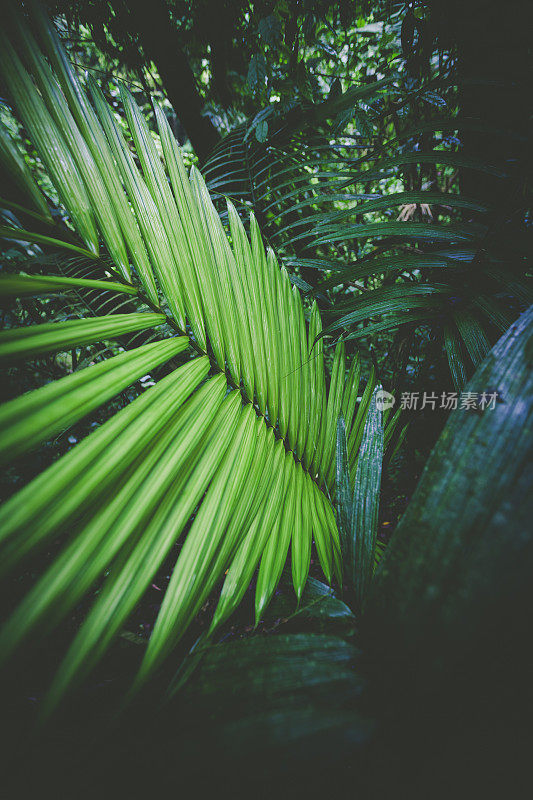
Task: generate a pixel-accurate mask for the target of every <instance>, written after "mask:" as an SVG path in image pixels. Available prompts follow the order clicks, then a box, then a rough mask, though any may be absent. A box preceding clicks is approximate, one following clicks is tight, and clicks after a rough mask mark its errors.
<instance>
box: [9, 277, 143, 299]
mask: <svg viewBox="0 0 533 800" xmlns="http://www.w3.org/2000/svg"><path fill="white" fill-rule="evenodd" d="M62 289H101V290H102V291H106V292H123V293H124V294H131V295H136V294H137V289H136V287H135V286H131V285H130V284H127V283H117V282H116V281H100V280H91V279H87V278H68V277H66V276H65V277H63V276H59V275H2V276H0V297H21V296H23V295H35V294H52V293H54V292H59V291H61V290H62Z"/></svg>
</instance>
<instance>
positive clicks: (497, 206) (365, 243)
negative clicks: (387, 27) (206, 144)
mask: <svg viewBox="0 0 533 800" xmlns="http://www.w3.org/2000/svg"><path fill="white" fill-rule="evenodd" d="M404 24H405V23H404ZM374 78H377V76H374ZM456 81H457V75H456V74H455V73H454V72H453V71H451V72H450V70H448V71H447V72H446V73H445V74H440V75H437V76H435V75H428V76H422V77H421V78H420V79H418V80H416V81H415V80H414V79H413V77H412V75H410V74H409V73H407V74H406V73H405V71H404V72H401V71H397V72H391V73H390V74H389V75H387V76H385V77H383V78H381V79H379V80H378V79H375V80H374V81H373V82H370V83H368V84H367V85H363V86H356V87H354V86H351V87H349V88H348V89H347V90H346V91H345V92H344V94H343V93H342V92H341V90H340V85H338V86H337V87H336V91H334V90H333V87H332V91H331V97H330V98H328V99H327V100H326V101H324V102H322V103H318V104H313V103H312V102H307V103H302V104H300V105H298V106H296V107H295V108H293V109H291V110H290V111H288V112H287V111H285V110H283V109H281V110H280V109H279V108H278V107H277V106H276V105H270V106H268V107H267V108H265V109H264V110H263V111H261V112H260V113H259V114H257V115H256V116H255V118H254V119H253V120H251V122H250V123H249V124H248V125H242V126H241V127H240V128H238V129H236V130H235V131H232V132H231V133H230V134H229V135H228V136H226V137H225V138H224V139H223V140H222V142H221V143H220V144H219V145H217V147H216V148H215V151H214V153H213V155H212V156H211V157H210V159H209V160H208V162H207V163H206V164H205V169H204V174H205V176H206V180H207V183H208V186H209V188H210V189H211V191H213V192H214V193H217V194H219V195H221V196H226V197H230V198H231V199H232V200H233V202H234V203H235V204H236V206H237V208H238V209H242V211H243V213H244V214H248V213H249V211H250V209H253V210H254V212H255V214H256V218H257V220H258V222H259V224H260V227H261V230H262V232H263V234H264V236H265V237H266V238H267V240H268V242H269V243H270V244H271V245H272V247H273V248H274V249H275V250H276V253H277V254H278V257H279V258H280V260H281V262H282V263H283V264H284V265H285V266H286V267H287V269H289V270H290V271H291V272H292V274H293V280H294V281H295V282H296V283H297V284H298V285H300V286H301V287H302V288H303V289H304V290H306V291H309V290H311V289H313V290H314V293H315V294H316V296H317V299H318V300H319V302H320V303H321V304H322V305H323V308H324V310H325V312H326V315H327V321H328V325H327V327H326V329H325V330H324V331H323V334H322V335H333V336H338V335H340V334H341V333H342V334H343V335H344V337H345V340H349V339H361V338H362V337H369V336H370V337H372V336H373V335H374V334H378V333H381V332H383V331H387V330H390V329H400V330H401V331H402V332H403V333H404V334H405V335H407V333H408V332H409V331H412V330H413V329H414V328H416V327H417V326H419V325H421V324H428V325H431V326H432V327H433V329H434V331H435V333H436V335H437V336H439V337H440V338H441V340H442V342H443V345H444V348H445V351H446V354H447V358H448V362H449V366H450V370H451V374H452V377H453V380H454V383H455V385H456V386H457V387H458V388H462V387H463V385H464V383H465V380H466V379H467V377H468V376H469V375H470V374H471V373H472V371H473V369H474V368H475V367H476V366H477V365H478V364H479V363H480V362H481V360H482V359H483V358H484V356H485V355H486V354H487V353H488V351H489V349H490V346H491V342H492V343H493V342H494V341H495V340H496V339H497V337H498V336H499V335H500V334H501V332H502V331H504V330H506V329H507V327H508V326H509V325H510V323H511V322H512V320H513V319H514V318H515V317H516V316H517V314H518V313H520V311H521V310H523V309H524V308H525V307H527V305H528V304H529V302H531V297H532V296H531V289H530V287H529V286H528V284H527V280H526V275H527V274H528V270H529V268H530V259H529V245H528V243H527V233H526V229H525V225H524V222H525V220H526V215H527V209H528V206H529V194H528V192H529V190H528V188H527V183H525V182H524V181H525V178H524V174H527V167H526V165H525V163H526V162H525V161H524V159H522V160H518V161H517V158H516V155H515V152H516V150H517V146H518V148H519V150H520V151H521V150H522V148H523V147H524V144H525V142H526V137H525V136H524V135H521V133H516V132H510V131H508V130H505V126H503V127H502V126H500V127H497V126H494V125H492V126H491V125H490V124H489V123H487V122H485V121H484V120H483V119H480V118H473V117H465V116H464V115H463V114H461V113H457V97H456V95H457V87H456V85H455V84H456ZM436 90H438V92H440V94H438V93H437V91H436ZM441 95H442V96H441ZM443 97H444V98H448V99H443ZM435 104H437V105H436V106H435ZM442 106H444V109H443V108H442ZM408 109H410V113H409V114H408V113H407V111H408ZM414 119H416V121H414ZM347 126H348V127H347ZM479 131H484V132H485V133H486V134H487V133H491V134H492V135H494V136H496V137H499V141H500V144H501V147H500V151H499V160H498V162H497V163H496V162H494V163H492V162H488V161H484V160H483V159H482V158H476V157H475V156H474V155H471V153H469V152H468V151H466V152H465V149H464V148H463V147H462V140H463V137H464V138H465V139H466V137H467V136H468V135H472V133H473V132H474V133H475V132H479ZM517 143H518V145H517ZM506 153H507V154H508V155H507V157H506ZM471 173H473V174H479V175H481V176H482V177H484V178H487V177H488V178H489V179H490V180H492V184H491V193H490V195H489V196H487V193H486V192H485V194H484V195H483V196H481V197H480V196H478V194H477V195H468V194H466V193H465V191H464V190H463V191H461V192H460V191H458V186H459V176H461V181H460V185H461V188H462V186H463V184H464V185H465V186H466V187H467V188H468V187H470V186H471V185H472V183H473V182H472V180H466V179H463V176H464V175H469V174H471ZM322 276H323V277H322ZM302 278H304V282H303V283H302V280H301V279H302ZM336 287H344V291H339V289H338V288H336ZM332 290H333V293H332ZM332 302H333V308H331V303H332Z"/></svg>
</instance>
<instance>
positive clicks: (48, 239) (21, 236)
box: [0, 225, 96, 258]
mask: <svg viewBox="0 0 533 800" xmlns="http://www.w3.org/2000/svg"><path fill="white" fill-rule="evenodd" d="M0 239H12V240H13V241H16V242H33V243H35V244H42V245H47V246H49V247H59V248H61V249H63V250H70V251H71V252H72V253H77V254H78V255H80V256H85V257H86V258H95V257H96V256H95V254H94V252H92V251H90V250H85V249H84V248H83V247H78V245H76V244H73V243H72V242H67V241H65V240H64V239H56V238H55V237H53V236H46V235H44V234H41V233H34V232H33V231H26V230H23V229H22V228H10V227H9V226H8V225H0Z"/></svg>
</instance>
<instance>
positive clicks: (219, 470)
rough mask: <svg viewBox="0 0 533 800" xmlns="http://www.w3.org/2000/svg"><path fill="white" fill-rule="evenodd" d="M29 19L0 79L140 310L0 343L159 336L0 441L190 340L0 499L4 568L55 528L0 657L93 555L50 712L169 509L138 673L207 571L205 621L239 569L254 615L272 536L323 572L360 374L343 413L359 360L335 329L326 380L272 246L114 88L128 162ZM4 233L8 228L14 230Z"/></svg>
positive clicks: (175, 632) (76, 413) (171, 641)
mask: <svg viewBox="0 0 533 800" xmlns="http://www.w3.org/2000/svg"><path fill="white" fill-rule="evenodd" d="M36 22H37V24H38V27H39V29H40V41H42V42H43V43H44V47H45V49H46V56H47V57H48V60H49V63H50V64H52V66H53V68H54V73H52V71H51V68H50V67H49V66H48V62H47V61H46V60H45V58H44V55H45V54H44V53H41V52H40V51H39V50H38V48H37V45H36V43H35V41H34V40H33V39H32V38H31V36H30V34H29V33H28V31H27V30H26V28H25V27H24V24H23V23H19V24H18V34H17V37H16V39H15V43H14V46H13V45H12V44H10V43H8V42H7V40H6V38H5V36H4V34H0V39H1V41H0V49H1V50H2V54H3V55H2V58H1V59H0V62H1V69H2V77H3V80H4V81H5V83H6V85H7V86H8V89H9V92H10V95H11V97H12V99H13V101H14V103H15V105H16V107H17V109H18V112H19V114H20V117H21V120H22V122H23V123H24V125H26V126H27V129H28V131H29V132H30V134H31V136H32V139H33V142H34V144H35V146H36V148H37V149H38V151H39V153H40V154H41V156H42V157H43V162H44V163H45V164H46V166H47V168H48V171H49V174H50V177H51V179H52V181H53V182H54V185H55V186H56V188H57V189H58V192H59V194H60V196H61V198H62V199H63V202H64V204H65V207H66V209H67V211H68V213H69V216H70V219H71V221H72V223H73V225H74V227H75V229H76V231H77V233H78V235H79V236H80V237H81V239H82V241H83V242H84V243H85V247H86V248H87V249H88V250H89V251H90V253H92V254H93V255H94V256H95V257H96V256H97V254H98V253H99V252H100V251H101V250H104V251H107V252H108V253H109V254H110V256H111V259H112V261H113V262H114V272H115V275H113V276H112V278H111V280H110V281H109V283H108V284H107V288H109V289H116V288H117V281H116V276H120V277H121V283H120V290H121V291H126V293H129V294H130V295H131V300H132V301H135V302H136V303H137V304H138V305H137V306H136V308H138V310H137V311H135V312H131V313H127V314H116V313H113V314H108V315H107V316H101V317H91V318H88V319H79V320H69V321H67V322H55V323H45V324H43V325H35V326H30V327H28V328H23V329H14V330H7V331H4V332H3V333H2V334H1V337H0V355H1V356H2V357H3V358H5V359H9V360H10V361H13V360H20V359H27V358H33V357H34V356H35V355H38V354H40V353H44V352H60V351H62V350H64V349H66V348H71V347H75V346H77V345H80V344H82V343H88V342H97V341H102V340H108V339H116V338H117V337H118V336H121V335H122V334H124V333H127V332H131V331H142V330H146V329H151V328H154V327H157V326H161V325H162V324H163V323H165V325H164V327H162V328H161V329H160V331H159V332H160V335H161V336H162V337H164V336H165V335H168V333H169V332H172V333H173V334H174V335H173V336H171V337H170V338H162V339H160V340H159V341H156V342H154V343H151V344H148V345H144V346H142V347H138V348H135V349H132V350H128V351H127V352H124V353H120V354H119V355H116V356H115V357H113V358H110V359H108V360H107V361H104V362H101V363H97V364H95V365H93V366H90V367H88V368H86V369H84V370H81V371H79V372H78V373H75V374H74V375H71V376H68V377H67V378H64V379H62V380H60V381H57V382H56V383H55V384H51V385H49V386H45V387H43V388H42V389H38V390H36V391H34V392H32V393H29V394H28V395H24V396H23V397H21V398H18V399H15V400H13V401H11V402H10V403H8V404H6V405H5V406H3V407H2V409H1V410H0V419H1V421H2V425H3V427H4V426H5V429H4V433H3V434H2V436H3V438H2V440H1V442H2V444H1V450H2V454H3V455H4V456H7V453H8V452H9V453H10V455H14V454H16V453H21V452H23V451H24V450H27V449H29V448H31V447H34V446H35V445H37V444H38V443H39V442H42V441H43V440H45V439H46V438H47V437H49V436H51V435H53V434H54V433H55V432H57V431H58V430H60V429H61V428H63V427H66V426H68V425H70V424H72V423H73V422H74V421H76V420H78V419H81V418H82V417H83V416H84V415H86V414H88V413H89V412H90V411H91V410H93V409H94V408H96V407H97V406H98V405H100V404H101V403H103V402H105V401H106V400H107V399H109V398H110V397H112V396H113V395H114V394H116V393H117V392H119V391H121V390H122V389H123V388H124V387H126V386H128V385H130V384H131V383H133V382H134V381H135V380H137V379H138V378H139V377H140V376H141V375H143V374H145V373H146V372H147V371H150V370H153V369H155V368H156V367H157V366H158V365H160V364H162V363H165V362H168V361H169V360H170V359H172V358H173V357H175V356H176V355H177V354H179V353H181V352H182V351H184V350H185V348H186V347H188V352H189V355H190V357H191V358H190V360H189V361H188V362H187V363H185V364H182V365H181V366H179V367H177V368H175V369H173V370H172V371H170V373H169V374H167V375H166V376H165V377H164V378H162V379H161V380H159V381H158V382H157V383H156V385H155V386H153V387H152V388H150V389H148V390H147V391H145V392H143V393H142V394H141V395H140V396H139V397H137V399H135V400H134V401H133V402H131V403H130V404H129V405H127V406H126V407H125V408H123V409H122V410H121V411H119V412H118V413H116V414H115V415H114V416H113V417H112V418H111V419H109V420H108V421H107V422H106V423H105V424H103V425H101V426H100V427H98V428H97V429H96V430H94V431H93V432H92V433H91V434H90V435H89V436H87V437H86V438H85V439H84V440H83V441H82V442H81V443H80V444H78V445H77V446H76V447H75V448H73V449H72V450H71V451H69V452H68V453H67V455H65V456H64V457H62V458H61V459H59V460H58V461H56V462H55V463H54V464H53V465H52V466H51V467H49V468H48V469H47V470H46V471H45V472H44V473H42V474H41V475H40V476H38V477H37V478H35V479H34V480H33V481H32V482H31V483H29V484H28V485H27V486H25V487H24V488H23V489H22V490H21V491H19V492H18V493H17V494H15V495H14V496H13V497H12V498H10V499H9V500H8V501H7V502H6V503H5V504H4V506H3V507H2V508H1V509H0V546H1V549H2V570H3V571H4V572H7V571H9V570H12V569H13V568H14V567H15V566H16V565H17V564H18V563H19V562H20V561H21V559H23V558H25V557H26V556H27V555H28V554H29V553H31V552H35V551H37V550H38V549H40V548H44V547H46V546H47V545H48V544H49V543H50V542H52V541H55V540H58V539H59V540H60V541H63V540H64V542H63V549H62V550H61V551H60V552H59V555H58V556H57V557H56V558H55V560H53V561H52V563H51V565H50V566H49V567H48V569H47V571H46V572H45V573H44V574H43V575H42V576H41V577H40V578H39V579H38V580H37V582H36V584H35V586H34V587H33V588H32V589H31V590H30V592H29V594H28V595H27V596H26V598H25V599H23V601H22V603H21V604H20V606H19V607H18V608H17V609H16V610H15V612H14V614H13V616H12V617H11V618H10V619H9V620H8V622H7V624H6V625H5V627H4V629H3V632H2V634H1V636H0V649H1V651H2V658H3V659H5V658H7V657H8V656H9V655H10V654H11V653H13V652H14V651H15V650H16V649H17V648H18V647H19V646H20V645H21V644H22V643H23V641H24V640H25V639H26V638H27V637H28V636H30V635H31V636H37V635H38V634H40V635H42V634H43V633H45V632H46V631H48V630H49V629H50V628H51V627H52V626H53V625H55V624H57V623H58V622H59V621H60V620H61V619H62V618H63V617H65V615H67V614H68V613H69V610H70V609H71V608H73V606H74V605H75V604H76V603H77V602H79V600H80V598H81V597H82V596H83V595H84V594H85V593H87V592H89V591H90V590H91V588H92V587H93V586H94V585H95V582H96V581H97V580H99V579H101V577H102V575H103V574H104V572H105V571H108V574H107V577H106V579H105V582H104V585H103V589H102V591H101V592H100V593H99V594H98V596H97V597H96V600H95V602H94V605H93V607H92V610H91V611H90V612H89V615H88V617H87V619H86V621H85V623H84V624H83V625H82V627H81V628H80V630H79V632H78V634H77V636H76V637H75V640H74V642H73V644H72V647H71V649H70V650H69V652H68V654H67V656H66V658H65V661H64V663H63V665H62V667H61V668H60V670H59V672H58V674H57V677H56V680H55V682H54V685H53V687H52V690H51V694H50V696H49V700H48V705H47V708H48V709H50V708H52V707H53V705H54V704H55V703H56V702H57V701H58V700H59V699H60V697H61V696H62V694H63V693H64V691H65V690H66V689H67V688H68V686H69V685H71V683H72V682H73V681H74V680H79V679H80V678H81V677H82V676H83V675H84V674H85V673H86V672H87V670H88V669H90V668H91V667H92V666H93V665H94V664H95V663H96V662H97V661H98V659H99V658H100V657H101V656H102V655H103V653H104V652H105V650H106V648H107V647H108V646H109V644H110V642H111V641H112V639H113V637H114V636H116V635H117V633H118V632H119V631H120V629H121V626H122V625H123V624H124V622H125V620H126V619H127V617H128V615H129V614H130V613H131V611H132V610H133V608H134V607H135V604H136V603H137V602H138V600H139V598H140V597H141V596H142V593H143V592H144V591H145V589H146V588H147V586H148V585H149V584H150V581H151V580H152V579H153V576H154V574H155V573H156V572H157V570H158V569H159V567H160V566H161V564H162V562H163V561H164V559H165V558H166V557H167V555H168V554H169V551H170V549H171V547H172V545H174V544H175V543H176V541H177V540H178V539H179V538H180V536H181V535H182V534H183V532H184V530H185V528H186V527H187V526H189V525H190V528H189V530H188V533H187V536H186V537H185V538H184V541H183V543H182V546H181V550H180V553H179V556H178V558H177V562H176V565H175V567H174V569H173V572H172V576H171V579H170V584H169V586H168V589H167V592H166V594H165V597H164V600H163V604H162V606H161V609H160V612H159V616H158V619H157V622H156V625H155V628H154V631H153V635H152V638H151V639H150V643H149V645H148V648H147V651H146V655H145V658H144V661H143V664H142V666H141V670H140V673H139V675H138V679H137V685H140V684H141V683H143V682H144V681H145V680H146V679H147V678H148V677H149V676H150V675H151V674H152V673H153V671H154V670H155V669H157V668H158V667H159V665H160V664H161V663H162V661H163V660H164V658H165V657H166V656H167V655H168V654H169V653H170V652H171V651H172V649H173V648H174V647H175V645H176V643H177V642H178V641H179V639H180V638H181V637H182V636H183V635H184V633H185V631H186V630H187V627H188V626H189V625H190V623H191V621H192V620H193V618H194V616H195V615H196V613H197V612H198V610H199V609H200V608H201V606H202V605H203V603H204V602H205V599H206V598H207V597H208V596H209V595H210V594H211V593H212V592H213V591H214V590H215V589H217V588H218V587H221V595H220V601H219V605H218V608H217V610H216V612H215V615H214V618H213V622H212V626H211V631H213V630H215V628H216V627H217V626H218V625H219V624H220V623H221V622H222V621H223V620H225V619H226V618H227V617H228V615H229V614H231V613H232V611H233V610H234V608H235V607H236V605H237V604H238V603H239V601H240V600H241V598H242V596H243V594H244V592H245V591H246V589H247V587H248V585H249V583H250V580H251V578H252V576H253V573H254V571H255V570H256V569H258V579H257V590H256V615H257V618H258V619H259V618H260V617H261V615H262V614H263V612H264V610H265V608H266V606H267V604H268V603H269V601H270V599H271V597H272V595H273V593H274V591H275V588H276V586H277V584H278V581H279V579H280V576H281V573H282V570H283V567H284V564H285V562H286V559H287V554H288V552H289V549H290V550H291V561H292V576H293V585H294V590H295V594H296V596H297V598H300V597H301V596H302V593H303V590H304V586H305V583H306V580H307V576H308V572H309V564H310V558H311V548H312V543H313V540H314V543H315V546H316V550H317V553H318V557H319V560H320V563H321V565H322V567H323V570H324V574H325V576H326V578H327V579H328V581H331V580H332V579H333V576H337V578H338V579H340V577H341V575H342V563H341V555H340V545H339V534H338V531H337V527H336V523H335V518H334V513H333V507H332V504H331V499H330V497H331V496H332V493H333V491H334V471H335V439H336V425H337V418H338V416H339V413H340V411H341V409H342V410H343V412H344V414H345V418H346V431H347V438H348V449H349V454H350V459H351V465H352V467H354V466H355V462H356V458H357V451H358V448H359V444H360V437H361V435H362V431H363V428H364V419H365V417H366V413H367V408H368V402H369V399H370V396H371V394H372V391H373V388H374V378H373V376H372V377H371V381H370V383H369V385H368V386H367V390H366V391H365V394H364V396H363V400H362V402H361V404H360V406H359V410H358V411H357V413H356V412H355V409H356V397H357V391H358V385H359V377H360V369H359V365H358V364H354V365H353V367H352V369H351V371H350V373H349V376H348V381H347V380H346V364H345V352H344V345H343V344H342V342H341V343H339V344H338V346H337V349H336V352H335V357H334V365H333V371H332V376H331V382H330V386H329V390H326V374H325V366H324V352H323V343H322V341H321V340H320V334H321V330H322V325H321V320H320V315H319V312H318V308H317V305H316V303H314V304H313V306H312V307H311V309H307V308H306V307H305V306H304V303H303V302H302V298H301V296H300V294H299V291H298V289H296V288H295V287H291V282H290V280H289V276H288V274H287V272H286V270H285V269H283V268H282V269H280V268H279V266H278V262H277V259H276V257H275V255H274V253H273V252H272V250H267V251H265V247H264V245H263V241H262V237H261V234H260V232H259V226H258V225H257V223H256V221H255V219H254V218H253V216H252V218H251V221H250V237H249V236H248V234H247V232H246V230H245V228H244V226H243V223H242V221H241V219H240V217H239V215H238V214H237V212H236V211H235V209H234V207H233V206H232V205H231V203H229V204H228V205H227V211H226V214H227V217H226V219H227V220H228V221H229V227H230V234H231V240H230V239H229V238H228V236H227V234H226V231H225V229H224V226H223V223H222V221H221V219H220V217H219V214H218V213H217V211H216V209H215V207H214V205H213V203H212V200H211V197H210V195H209V192H208V190H207V188H206V185H205V183H204V180H203V178H202V176H201V175H200V173H199V172H198V171H197V170H195V169H193V170H192V172H191V174H190V176H188V175H187V173H186V171H185V167H184V164H183V159H182V157H181V154H180V151H179V148H178V147H177V145H176V143H175V141H174V139H173V138H172V136H171V135H170V132H169V129H168V124H167V123H166V120H165V118H164V115H163V113H162V112H161V110H160V109H156V118H157V122H158V125H159V130H160V134H161V142H162V147H163V154H164V161H161V159H160V158H159V156H158V154H157V151H156V149H155V146H154V143H153V140H152V138H151V136H150V134H149V133H148V129H147V126H146V123H145V121H144V120H143V118H142V115H141V114H140V112H139V110H138V109H137V107H136V106H135V103H134V101H133V99H132V98H131V96H129V94H127V93H123V96H122V101H123V104H124V109H125V114H126V118H127V122H128V125H129V128H130V132H131V134H132V137H133V141H134V144H135V152H136V156H137V158H138V162H137V161H136V159H135V158H134V156H133V154H132V152H131V151H130V149H129V146H128V145H126V142H125V139H124V136H123V134H122V131H121V130H120V128H119V126H118V125H117V123H116V121H115V118H114V115H113V113H112V111H111V110H110V109H109V108H108V106H107V105H106V104H105V101H104V99H103V96H102V94H101V93H100V92H99V90H98V88H97V87H96V86H95V85H94V84H93V85H91V86H90V92H91V97H92V100H93V103H94V106H92V105H90V103H89V101H88V99H87V97H86V96H85V93H84V90H83V88H82V86H81V85H80V83H79V82H78V80H77V78H76V76H75V74H74V73H73V72H72V70H71V69H70V67H69V65H68V62H67V61H66V59H65V56H64V53H63V51H62V49H61V46H60V44H59V42H58V40H57V38H56V36H55V33H54V31H53V29H52V28H51V27H50V26H49V25H48V23H47V22H46V20H44V19H43V17H42V16H41V15H40V13H38V14H37V17H36ZM4 45H5V47H4ZM56 162H61V164H62V165H63V166H61V167H60V166H58V164H57V163H56ZM137 163H139V164H140V168H139V167H138V165H137ZM65 165H68V170H67V171H68V175H67V174H66V171H65V170H66V167H65ZM167 175H168V178H167ZM98 204H101V206H98V208H95V207H94V206H95V205H98ZM104 217H105V219H104ZM10 230H11V229H9V231H10ZM12 230H13V234H12V238H16V237H17V236H18V235H20V234H19V232H18V231H17V229H15V228H13V229H12ZM9 231H8V235H10V234H9ZM4 234H5V232H4ZM24 235H25V236H27V237H31V232H25V234H24ZM47 238H50V239H54V238H56V239H61V238H62V237H61V234H60V235H58V236H56V237H47ZM34 241H35V239H34ZM41 243H42V244H48V245H53V244H54V242H53V241H48V242H41ZM74 247H77V245H74ZM81 249H82V250H85V248H81ZM125 254H126V256H125ZM6 280H7V290H8V291H9V293H15V292H17V293H20V294H24V293H26V292H27V291H30V290H31V291H33V290H34V289H35V291H47V290H48V288H51V287H52V286H53V287H54V290H58V291H60V290H65V289H67V290H68V289H69V288H70V287H71V286H72V285H74V284H72V283H71V281H68V280H67V281H62V279H61V278H57V279H56V280H53V279H50V277H46V276H44V277H42V278H41V277H40V276H10V277H9V278H8V279H6ZM73 280H75V279H73ZM81 281H83V279H79V282H78V283H77V284H75V285H77V286H78V287H79V288H82V283H81ZM89 283H90V279H88V280H87V281H85V284H84V285H85V288H89V286H88V284H89ZM93 283H100V281H95V282H93ZM103 283H106V282H105V281H104V282H103ZM32 287H33V288H32ZM93 288H99V287H95V286H93ZM143 304H144V306H143ZM146 306H148V307H149V308H150V310H149V311H147V310H145V309H146ZM175 334H178V336H176V335H175ZM317 339H318V341H317ZM354 392H355V397H354ZM66 532H68V537H66V536H65V534H66ZM224 576H225V577H224Z"/></svg>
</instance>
